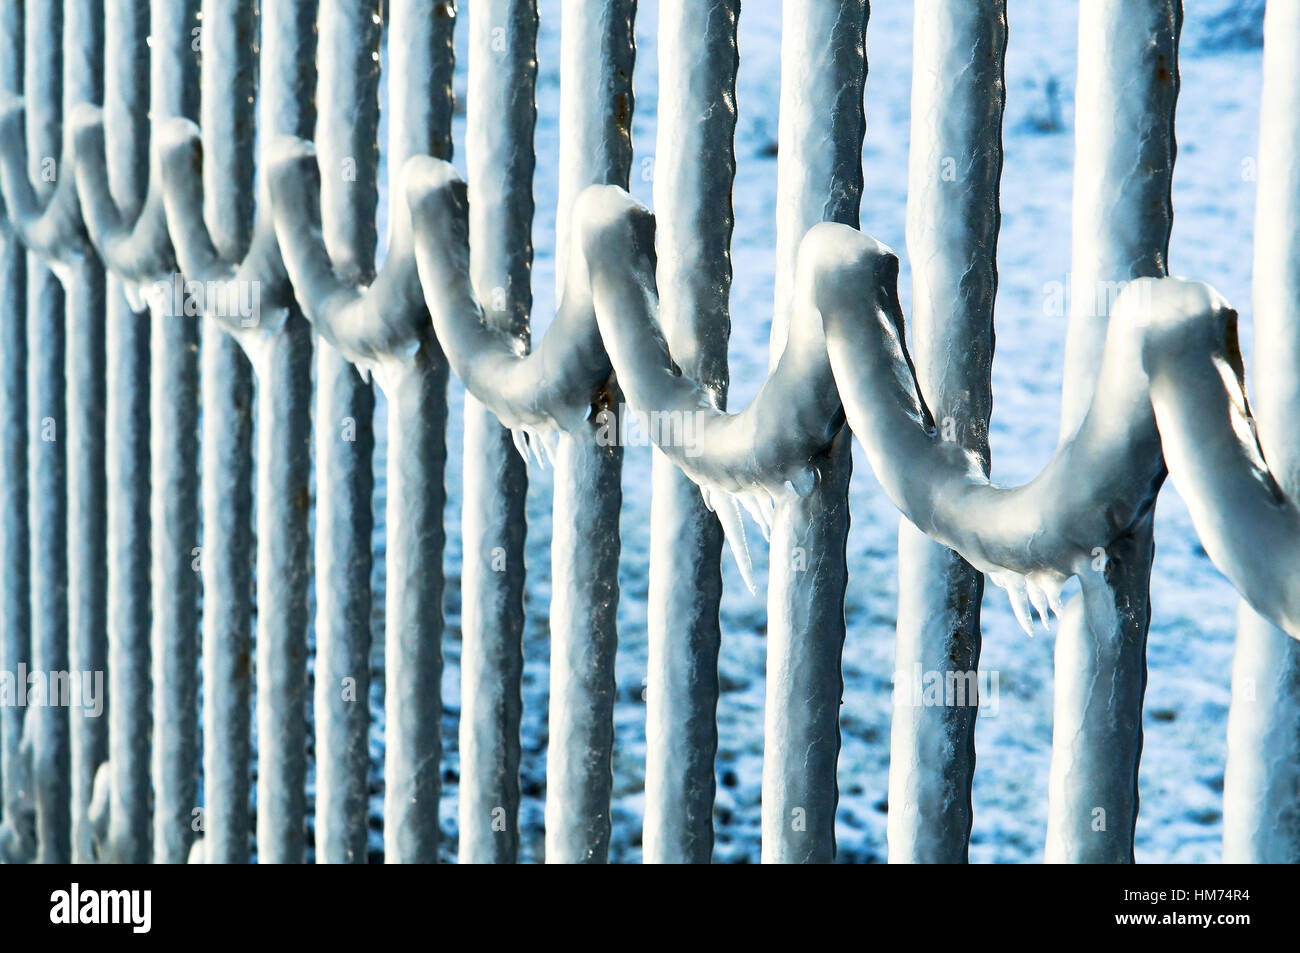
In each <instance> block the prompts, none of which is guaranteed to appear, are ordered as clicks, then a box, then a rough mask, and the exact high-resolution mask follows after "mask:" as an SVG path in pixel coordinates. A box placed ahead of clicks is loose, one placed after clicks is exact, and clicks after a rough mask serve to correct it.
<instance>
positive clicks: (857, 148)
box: [763, 0, 867, 863]
mask: <svg viewBox="0 0 1300 953" xmlns="http://www.w3.org/2000/svg"><path fill="white" fill-rule="evenodd" d="M782 13H783V17H782V22H781V64H782V65H781V73H782V83H781V113H780V115H781V119H780V125H779V128H778V145H779V158H778V160H777V161H778V166H777V191H778V194H780V195H781V196H782V202H781V204H780V205H779V207H778V210H777V233H776V310H775V313H774V316H773V320H772V339H771V358H770V360H771V364H772V366H775V364H776V361H777V360H778V359H779V357H780V355H781V352H782V351H783V350H784V348H785V342H786V338H787V333H788V328H789V325H790V321H791V319H792V317H793V311H794V275H795V255H796V252H797V249H798V246H799V242H800V240H801V239H802V238H803V236H804V233H805V232H807V230H808V229H809V228H810V227H811V226H813V225H815V224H816V223H818V222H821V221H833V222H841V223H843V224H847V225H853V226H856V225H857V224H858V203H859V201H860V199H861V195H862V139H863V135H864V132H865V126H866V122H865V119H864V114H863V98H862V97H863V87H864V84H865V81H866V72H867V70H866V49H865V46H866V27H867V5H866V3H865V0H839V2H835V3H828V2H822V0H797V2H790V3H786V4H785V6H784V7H783V9H782ZM850 440H851V435H850V433H849V431H848V428H847V427H846V428H844V429H843V430H841V431H840V433H839V435H838V436H837V437H836V438H835V441H834V443H833V444H832V446H831V448H830V450H829V451H828V452H827V454H826V456H825V458H824V459H823V460H821V461H819V462H818V464H817V469H818V474H819V476H818V481H817V485H816V486H815V487H814V488H813V490H812V492H811V493H810V494H809V495H808V496H807V497H803V498H796V499H793V500H791V501H789V502H787V503H785V504H783V505H781V506H780V507H778V509H777V511H776V519H775V522H774V525H773V528H772V539H771V553H772V555H771V562H770V569H769V580H768V598H767V616H768V623H767V625H768V628H767V697H766V712H765V717H764V744H763V862H764V863H828V862H830V861H831V860H833V859H834V857H835V805H836V801H837V800H838V797H839V794H838V787H837V785H836V779H835V762H836V758H837V756H838V754H839V747H840V735H839V707H840V698H841V696H842V694H843V689H844V683H843V678H842V676H841V674H840V656H841V653H842V650H843V646H844V590H845V586H846V585H847V581H848V568H847V566H846V564H845V556H844V553H845V545H846V541H847V536H848V530H849V511H848V486H849V475H850V473H851V471H852V458H851V457H850V454H849V450H850Z"/></svg>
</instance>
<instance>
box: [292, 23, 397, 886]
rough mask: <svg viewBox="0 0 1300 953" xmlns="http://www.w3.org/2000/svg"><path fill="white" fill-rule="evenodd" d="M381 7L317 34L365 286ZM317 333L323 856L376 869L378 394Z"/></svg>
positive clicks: (352, 257)
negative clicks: (372, 774) (373, 700)
mask: <svg viewBox="0 0 1300 953" xmlns="http://www.w3.org/2000/svg"><path fill="white" fill-rule="evenodd" d="M379 10H380V5H379V3H378V2H371V3H355V4H354V3H349V2H346V0H325V2H323V3H322V4H321V6H320V22H319V26H318V44H319V47H318V50H317V63H318V64H320V63H326V62H328V63H330V64H331V68H330V69H329V70H324V69H320V70H318V74H317V86H316V102H317V109H318V114H317V117H316V141H317V142H318V143H319V145H318V147H317V155H318V158H319V161H320V165H321V168H322V169H323V170H326V171H325V173H323V174H322V176H321V196H320V203H321V223H322V225H323V229H324V241H325V247H326V249H327V250H328V252H329V256H330V260H331V261H332V262H333V265H334V269H335V272H336V273H337V274H338V275H339V277H340V278H342V279H345V280H348V281H353V282H356V283H357V284H359V285H366V284H369V283H370V282H371V281H373V279H374V273H375V236H376V224H375V208H376V203H377V201H378V175H377V168H378V166H377V164H378V161H379V142H378V138H377V137H378V127H379V69H378V66H377V64H376V61H375V59H374V57H376V56H377V55H378V52H379V43H380V35H381V33H382V30H383V26H382V21H381V20H380V16H379ZM345 171H350V172H351V173H352V174H350V175H345V174H344V173H345ZM309 316H310V315H309ZM315 331H316V334H315V342H316V409H315V437H314V447H315V465H316V549H315V552H316V622H315V633H316V669H315V683H316V692H315V712H314V714H315V727H316V744H315V750H316V859H317V862H318V863H365V861H366V856H367V850H366V836H367V831H368V817H369V783H368V777H367V773H368V771H369V767H370V747H369V745H370V742H369V735H368V732H369V728H370V648H371V638H370V611H371V592H370V570H371V556H370V547H371V531H372V529H373V516H372V512H371V501H370V497H371V490H372V488H373V476H372V470H371V460H370V458H371V453H372V451H373V448H374V432H373V424H372V419H371V418H372V415H373V410H374V396H373V391H372V389H371V385H370V383H369V382H368V381H363V380H362V379H361V377H360V375H358V374H357V372H356V371H355V370H354V369H353V367H352V365H351V363H350V362H349V361H348V359H347V358H346V357H344V356H343V355H342V354H341V353H339V351H338V349H337V348H336V347H335V345H334V344H333V343H331V339H330V334H329V329H328V328H322V327H320V326H319V325H318V326H317V327H316V329H315Z"/></svg>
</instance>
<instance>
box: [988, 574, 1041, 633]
mask: <svg viewBox="0 0 1300 953" xmlns="http://www.w3.org/2000/svg"><path fill="white" fill-rule="evenodd" d="M988 576H989V579H991V580H992V581H993V583H994V584H995V585H997V586H998V587H999V588H1001V589H1002V590H1003V591H1004V592H1006V594H1007V598H1009V599H1010V600H1011V611H1012V612H1014V613H1015V615H1016V621H1017V622H1019V623H1020V628H1022V629H1024V630H1025V635H1027V636H1029V637H1030V638H1031V639H1032V638H1033V637H1034V623H1033V619H1032V617H1031V616H1030V614H1029V599H1028V595H1027V593H1026V591H1025V589H1026V587H1025V577H1024V576H1021V575H1020V574H1019V573H1015V572H1011V571H1010V570H998V571H994V572H990V573H989V574H988Z"/></svg>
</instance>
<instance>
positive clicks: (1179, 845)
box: [371, 0, 1263, 862]
mask: <svg viewBox="0 0 1300 953" xmlns="http://www.w3.org/2000/svg"><path fill="white" fill-rule="evenodd" d="M560 6H561V4H560V2H559V0H543V2H542V3H541V7H542V15H541V16H542V19H541V34H540V38H539V58H540V74H539V77H538V106H539V112H540V117H539V125H538V130H537V150H538V172H537V179H536V182H535V193H536V196H537V206H538V209H537V218H536V224H535V232H534V241H535V242H536V245H537V259H536V264H535V271H534V291H535V296H536V298H535V302H536V304H535V309H534V319H533V320H534V324H533V326H534V332H535V334H537V335H539V336H540V334H541V333H542V332H544V331H545V328H546V326H547V324H548V323H549V321H550V315H551V313H552V309H553V303H554V296H553V285H554V259H553V247H552V243H553V235H554V220H555V201H556V181H557V157H558V138H557V137H558V124H557V113H558V106H559V51H560V32H559V31H560V26H561V24H560ZM1008 6H1009V8H1010V9H1009V12H1008V20H1009V46H1008V50H1007V65H1006V70H1007V105H1006V118H1005V126H1004V133H1003V135H1004V141H1005V149H1006V159H1005V167H1004V170H1003V174H1002V233H1001V238H1000V240H999V249H998V250H999V260H998V270H999V276H1000V285H999V289H998V290H999V293H998V299H997V355H996V358H995V361H994V367H993V378H994V380H993V385H994V398H995V400H994V417H993V428H992V447H993V476H994V478H995V479H997V480H999V481H1000V482H1004V483H1022V482H1025V481H1027V480H1029V479H1030V478H1031V477H1032V476H1033V475H1035V474H1036V473H1037V472H1038V471H1039V469H1041V467H1042V466H1043V465H1044V464H1045V463H1046V461H1047V460H1048V458H1049V457H1050V456H1051V453H1052V450H1053V448H1054V446H1055V443H1056V438H1057V420H1058V413H1059V408H1060V387H1061V366H1062V354H1063V345H1064V340H1065V319H1064V318H1063V317H1058V316H1055V315H1054V314H1053V313H1052V309H1051V308H1050V307H1049V306H1048V303H1047V302H1048V294H1047V291H1046V289H1047V288H1048V287H1051V286H1052V283H1056V282H1064V281H1065V280H1066V277H1067V273H1068V271H1069V259H1070V202H1071V197H1070V190H1071V167H1072V162H1073V133H1072V130H1073V118H1074V117H1073V107H1072V102H1073V90H1074V83H1075V72H1076V65H1075V51H1076V43H1077V38H1076V28H1075V20H1076V4H1075V3H1074V2H1070V0H1059V2H1058V0H1054V2H1051V3H1045V2H1041V0H1009V2H1008ZM466 7H467V8H468V9H465V8H466ZM473 7H474V4H473V3H472V2H471V3H467V4H463V5H462V11H463V12H462V16H463V17H472V16H473V15H474V10H473ZM911 7H912V5H911V4H910V3H908V2H906V0H876V2H873V3H872V14H871V21H870V24H869V26H868V30H867V57H868V61H869V67H870V72H869V77H868V80H867V92H866V114H867V134H866V143H865V146H864V149H863V165H864V169H865V183H866V184H865V190H864V195H863V200H862V228H863V230H865V231H867V232H868V233H870V234H872V235H874V236H875V237H877V238H879V239H880V240H881V241H884V242H886V243H887V244H889V245H891V246H892V247H893V248H894V249H896V250H897V251H898V252H899V253H900V255H901V256H902V259H903V268H904V271H903V275H902V279H901V281H902V283H901V288H900V291H901V294H902V300H903V306H904V311H905V312H907V311H908V310H909V305H910V297H911V295H910V281H911V279H910V273H909V272H908V270H907V256H906V245H905V242H904V238H903V228H904V212H905V204H906V198H907V196H906V181H907V174H906V171H907V150H908V123H909V102H910V75H911V48H912V27H913V24H912V9H911ZM1262 8H1263V2H1262V0H1239V2H1236V3H1234V2H1233V0H1187V11H1186V21H1185V24H1184V28H1183V42H1182V54H1181V64H1180V67H1181V82H1182V86H1181V94H1180V97H1179V107H1178V115H1177V131H1178V158H1177V164H1176V167H1175V177H1174V233H1173V241H1172V248H1171V253H1170V262H1171V267H1172V270H1173V272H1174V273H1175V274H1179V275H1184V276H1188V277H1194V278H1199V279H1203V280H1206V281H1209V282H1210V283H1211V284H1213V285H1215V286H1216V287H1217V288H1218V289H1219V290H1220V291H1222V292H1223V293H1224V294H1225V295H1226V296H1227V298H1228V299H1229V300H1230V301H1231V302H1232V303H1233V304H1234V305H1235V306H1236V307H1237V308H1238V309H1239V310H1240V311H1241V313H1242V317H1243V338H1244V340H1243V346H1244V347H1245V348H1246V354H1247V357H1248V359H1249V354H1250V351H1249V344H1250V327H1249V325H1250V318H1249V315H1250V263H1251V256H1250V240H1251V224H1252V215H1253V209H1254V196H1255V183H1254V181H1253V176H1252V174H1251V172H1252V168H1253V156H1254V150H1255V148H1256V142H1257V133H1258V130H1257V123H1258V113H1259V94H1260V79H1259V71H1260V37H1259V34H1260V20H1261V17H1262ZM656 22H657V3H656V2H654V0H642V2H641V4H640V15H639V17H638V27H637V43H638V62H637V69H636V76H635V92H636V113H635V125H634V138H633V141H634V147H635V149H636V161H635V164H634V169H635V170H636V171H635V172H634V175H633V182H632V189H633V192H634V193H635V194H636V196H637V197H638V198H639V199H640V200H641V201H643V202H645V203H646V204H652V200H651V182H650V181H647V180H645V178H644V177H642V176H641V175H640V174H639V172H640V170H641V169H642V168H643V166H642V164H641V161H640V160H641V159H642V158H643V157H647V156H650V155H652V154H653V150H654V140H655V99H656V82H657V81H656V48H655V40H656ZM465 27H466V24H465V23H462V24H460V26H459V27H458V39H457V45H458V51H457V56H458V59H459V63H458V80H457V94H458V96H461V97H462V98H463V95H464V89H465V69H464V65H465V38H466V35H467V31H466V29H465ZM740 52H741V57H740V79H739V91H738V100H739V110H740V117H739V123H738V128H737V142H736V154H737V162H738V166H739V168H738V178H737V183H736V189H735V198H734V201H735V213H736V230H735V238H734V243H733V254H734V266H735V282H734V285H733V288H732V315H733V327H732V337H731V377H732V389H731V397H730V399H729V405H730V406H731V407H732V408H733V409H735V408H740V407H743V406H744V405H745V404H746V403H748V401H749V400H750V399H751V398H752V397H753V395H754V393H755V392H756V391H757V389H758V386H759V384H760V382H761V381H762V379H763V376H764V375H765V373H766V369H767V362H768V350H767V342H768V331H769V325H770V314H771V300H772V294H773V288H772V273H773V262H774V254H775V252H774V243H775V231H774V226H773V222H774V213H775V206H776V202H777V194H776V160H775V158H774V157H773V153H774V152H775V148H774V145H775V141H776V134H777V126H776V124H777V101H778V92H779V83H780V79H779V77H780V70H779V63H780V55H779V53H780V4H779V3H778V2H777V0H761V2H760V0H746V2H745V4H744V7H743V10H742V14H741V19H740ZM458 122H459V125H458V127H457V129H456V139H457V148H458V149H460V148H461V144H463V142H464V117H463V114H462V115H461V116H460V118H459V120H458ZM381 141H382V137H381ZM457 164H458V165H460V166H461V168H462V170H463V167H464V156H463V154H460V155H458V156H457ZM461 400H462V393H461V391H460V388H459V385H458V384H453V393H452V409H451V429H450V432H449V434H448V448H449V470H448V489H449V503H448V510H447V522H448V540H449V548H448V552H447V572H448V591H447V615H448V626H447V637H446V640H445V651H446V658H447V665H446V670H445V675H444V680H443V696H444V699H445V703H446V716H445V720H444V746H445V758H444V764H445V772H444V788H443V791H444V794H443V805H442V824H443V829H444V831H445V833H446V841H445V849H444V854H445V857H446V859H449V860H450V859H453V858H454V856H455V826H456V779H457V776H458V774H457V768H458V764H457V757H456V742H457V738H456V723H457V716H458V709H459V698H460V672H459V668H458V658H459V654H460V631H459V623H460V618H459V611H460V598H459V578H460V552H459V523H460V455H459V454H460V446H461V433H460V421H461V407H462V403H461ZM380 414H381V419H380V420H377V421H376V431H377V439H378V448H377V451H376V461H375V464H376V476H377V478H378V480H377V482H378V494H377V497H376V502H375V507H376V517H377V526H376V539H377V545H378V547H379V550H380V552H382V541H383V525H382V521H383V485H382V480H383V454H384V432H385V431H384V428H383V425H382V404H381V410H380ZM856 450H857V448H855V451H856ZM649 471H650V453H649V450H648V448H629V449H628V451H627V454H626V464H625V479H624V508H623V526H622V545H623V561H622V570H621V577H620V583H621V587H622V602H621V605H620V612H619V618H620V631H619V638H620V644H619V658H618V703H617V707H616V711H615V730H616V749H615V754H614V775H615V777H614V798H615V802H614V813H613V827H614V831H613V840H612V843H611V848H610V855H611V857H610V859H611V860H613V861H621V862H635V861H639V860H640V857H641V848H640V844H641V816H642V809H643V802H644V794H643V775H644V764H645V760H644V756H645V734H644V729H645V706H644V703H643V701H642V686H643V679H644V676H645V664H646V632H645V624H646V612H645V608H646V607H645V602H646V591H647V578H646V566H647V555H648V550H649V520H648V512H649V499H648V496H647V494H646V489H645V488H646V487H648V486H649ZM530 481H531V487H530V492H529V517H528V518H529V541H528V565H529V570H530V573H529V584H528V596H527V610H528V619H529V624H528V631H527V634H526V644H525V656H526V667H525V674H524V724H523V743H524V756H523V767H522V773H523V794H524V800H523V806H522V810H521V814H522V816H521V826H522V830H523V836H522V858H521V859H523V860H525V861H537V860H541V859H542V852H543V846H542V845H543V831H542V817H543V803H544V796H545V793H546V792H545V755H546V710H547V685H548V669H547V658H548V638H547V607H548V604H549V600H550V590H549V568H548V567H549V545H550V500H551V482H550V481H551V476H550V472H549V470H547V471H539V470H538V469H537V468H536V467H535V466H534V467H533V468H532V470H531V471H530ZM851 495H852V513H853V523H852V529H851V533H850V538H849V567H850V579H849V590H848V597H847V604H846V606H845V611H846V615H847V620H848V638H847V643H846V645H845V649H844V683H845V688H844V704H843V707H842V709H841V721H840V725H841V731H842V734H843V748H842V750H841V752H840V759H839V787H840V809H839V815H838V821H837V838H838V844H839V858H840V860H841V861H843V862H869V861H881V860H883V859H884V856H885V817H886V813H885V812H886V808H887V805H886V801H885V796H886V791H887V787H888V785H887V777H888V767H889V750H888V741H889V708H890V684H891V682H890V679H891V672H892V670H893V626H894V620H895V612H896V599H897V581H896V575H897V565H896V534H897V529H898V516H897V513H896V511H895V510H894V508H893V506H892V505H891V504H890V503H889V502H888V501H887V500H886V499H885V497H884V495H883V494H882V493H881V492H880V490H879V488H878V487H877V485H876V483H875V480H874V478H873V476H872V474H871V470H870V468H869V466H868V465H867V463H866V460H865V459H864V458H863V457H862V455H861V453H860V452H855V464H854V476H853V483H852V489H851ZM753 535H756V534H753ZM758 542H759V545H758V546H757V547H756V549H755V557H756V563H757V565H756V571H757V573H758V580H759V594H758V595H750V594H749V592H748V591H747V590H746V589H745V587H744V586H743V585H742V584H741V581H740V577H739V574H738V572H737V571H736V568H735V565H734V563H733V562H732V561H731V559H730V555H729V554H727V555H726V556H725V560H724V561H725V568H724V571H725V579H726V583H727V591H726V595H725V597H724V601H723V606H722V630H723V642H722V654H721V660H720V668H721V684H722V697H721V701H720V704H719V710H718V717H719V731H720V740H719V752H718V759H717V776H718V795H717V806H716V808H715V812H714V820H715V828H716V846H715V851H714V859H715V861H716V862H756V861H757V860H758V856H759V790H760V777H761V766H762V746H763V738H762V731H761V726H762V708H763V691H764V685H763V669H764V648H765V646H764V631H765V611H764V588H765V585H764V584H765V581H766V565H765V559H766V552H765V550H764V548H763V546H762V545H761V539H759V540H758ZM382 583H383V580H382V566H381V565H378V564H377V568H376V585H377V587H379V588H380V589H382ZM1152 603H1153V613H1154V614H1153V619H1152V625H1151V636H1150V645H1149V651H1148V661H1149V681H1148V686H1147V694H1146V709H1145V718H1144V730H1145V745H1144V750H1143V758H1142V772H1141V813H1140V816H1139V820H1138V826H1137V859H1138V860H1139V861H1140V862H1142V861H1172V862H1207V861H1217V860H1218V859H1219V855H1220V847H1219V842H1220V835H1221V823H1220V821H1221V813H1220V812H1221V809H1222V790H1223V762H1224V750H1225V733H1226V724H1227V710H1228V709H1227V706H1228V684H1229V671H1230V666H1231V659H1232V641H1233V629H1234V617H1235V612H1236V606H1237V597H1236V595H1235V593H1234V591H1233V589H1232V588H1231V586H1230V585H1229V584H1228V583H1227V582H1226V581H1225V580H1224V579H1223V577H1222V576H1221V575H1220V574H1219V573H1218V572H1217V571H1216V570H1215V569H1214V567H1213V566H1212V565H1211V564H1210V562H1209V560H1208V559H1207V557H1206V555H1205V553H1204V551H1203V550H1202V549H1201V547H1200V545H1199V543H1198V542H1197V540H1196V536H1195V533H1194V532H1193V530H1192V527H1191V523H1190V521H1189V519H1188V515H1187V511H1186V508H1185V507H1184V505H1183V503H1182V501H1181V500H1179V498H1178V497H1177V495H1176V493H1175V492H1174V490H1173V487H1172V486H1171V485H1168V484H1167V485H1166V487H1165V489H1164V491H1163V493H1162V495H1161V497H1160V503H1159V507H1158V512H1157V519H1156V563H1155V571H1154V575H1153V579H1152ZM375 606H376V613H377V615H376V618H375V620H374V621H375V632H376V646H377V651H382V644H383V640H382V615H381V614H382V607H383V599H382V597H381V596H380V595H379V592H377V593H376V599H375ZM983 633H984V646H983V655H982V659H981V669H984V670H986V671H996V672H997V673H998V676H999V682H998V684H999V699H998V710H997V713H996V715H995V716H990V715H988V714H987V713H982V714H981V716H980V718H979V722H978V728H977V736H976V747H977V751H978V756H979V765H978V769H977V772H976V778H975V790H974V828H973V831H972V835H971V860H972V861H975V862H1010V861H1040V860H1041V859H1042V852H1043V840H1044V834H1045V828H1046V816H1047V777H1048V764H1049V758H1050V753H1051V752H1050V747H1051V731H1052V650H1053V635H1052V634H1049V633H1046V632H1043V631H1042V630H1041V629H1040V630H1039V631H1038V633H1037V634H1036V635H1035V637H1034V638H1027V637H1026V636H1025V635H1024V633H1023V632H1022V631H1021V630H1020V629H1019V627H1018V626H1017V624H1016V622H1015V620H1014V618H1013V616H1012V614H1011V612H1010V609H1009V606H1008V604H1007V600H1006V597H1005V595H1004V594H1003V593H1002V591H1001V590H999V589H997V588H996V587H993V586H988V587H986V595H985V600H984V615H983ZM376 664H377V666H380V667H382V659H381V658H376ZM374 693H375V697H374V705H373V707H374V710H375V719H376V720H375V725H374V727H373V733H372V739H373V740H372V753H373V756H374V761H375V765H374V768H375V779H376V780H375V786H374V788H373V789H372V791H373V801H372V804H373V814H374V815H375V816H374V817H373V818H372V827H373V828H374V829H373V830H372V838H371V844H372V852H375V853H377V852H378V851H379V850H380V849H381V847H382V839H381V837H380V834H379V827H378V825H379V823H380V822H379V813H380V812H379V808H380V806H381V804H382V788H381V787H380V785H381V783H382V782H381V781H380V780H379V778H380V777H381V774H380V772H379V767H380V764H381V762H382V738H383V725H382V718H383V714H382V707H381V706H382V701H381V698H380V695H381V693H382V678H377V680H376V685H375V688H374ZM372 859H374V858H372Z"/></svg>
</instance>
